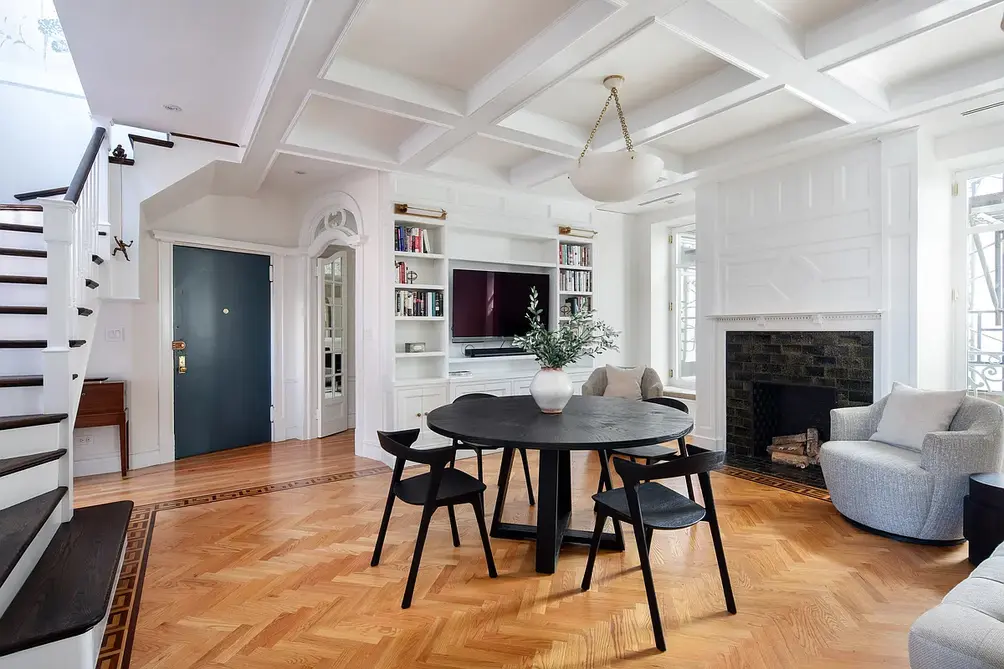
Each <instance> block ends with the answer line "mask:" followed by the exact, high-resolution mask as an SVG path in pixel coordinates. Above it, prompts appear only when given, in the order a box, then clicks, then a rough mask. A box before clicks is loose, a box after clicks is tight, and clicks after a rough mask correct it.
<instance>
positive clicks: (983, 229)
mask: <svg viewBox="0 0 1004 669" xmlns="http://www.w3.org/2000/svg"><path fill="white" fill-rule="evenodd" d="M966 196H967V198H968V199H967V206H968V215H967V221H966V225H967V230H966V383H967V386H968V388H969V390H972V391H976V392H986V393H993V394H1002V393H1004V375H1002V371H1004V285H1002V279H1004V174H991V175H987V176H981V177H976V178H972V179H969V180H968V181H967V182H966Z"/></svg>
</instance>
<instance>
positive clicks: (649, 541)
mask: <svg viewBox="0 0 1004 669" xmlns="http://www.w3.org/2000/svg"><path fill="white" fill-rule="evenodd" d="M654 534H655V531H654V530H653V529H652V528H651V527H646V528H645V543H646V544H648V554H649V555H651V554H652V536H653V535H654Z"/></svg>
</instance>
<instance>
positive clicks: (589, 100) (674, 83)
mask: <svg viewBox="0 0 1004 669" xmlns="http://www.w3.org/2000/svg"><path fill="white" fill-rule="evenodd" d="M723 67H731V66H730V65H727V64H726V63H725V62H724V61H722V60H719V59H718V58H716V57H715V56H712V55H711V54H710V53H708V52H707V51H704V50H703V49H700V48H698V47H696V46H694V45H693V44H691V43H689V42H687V41H685V40H683V39H681V38H679V37H676V36H675V35H674V34H673V33H672V32H670V31H669V30H667V29H665V28H663V27H662V26H659V25H657V24H653V25H651V26H648V27H647V28H643V29H642V30H640V31H638V32H637V33H636V34H634V35H632V36H631V37H630V38H629V39H627V40H625V41H624V42H622V43H620V44H618V45H617V46H615V47H613V48H612V49H610V50H609V51H607V52H606V53H604V54H603V55H602V56H600V57H599V58H597V59H596V60H594V61H592V62H591V63H588V64H587V65H586V66H585V67H583V68H581V69H579V70H578V71H577V72H575V73H574V74H573V75H572V76H570V77H568V78H567V79H565V80H564V81H562V82H561V83H559V84H558V85H556V86H554V87H552V88H550V89H548V90H546V91H544V92H543V93H542V94H541V95H539V96H537V97H536V98H534V99H533V100H532V101H531V102H530V103H529V104H528V105H527V106H526V107H525V108H526V109H528V110H529V111H532V112H537V113H539V114H543V115H545V116H550V117H551V118H555V119H558V120H561V121H565V122H567V123H572V124H575V125H577V126H580V127H591V126H592V124H593V123H594V122H595V121H596V117H597V116H598V115H599V113H600V109H601V108H602V107H603V102H604V101H605V100H606V98H607V95H609V91H607V89H606V88H605V87H604V86H603V78H604V77H606V76H607V75H610V74H620V75H623V76H624V77H625V82H624V86H623V87H622V88H621V90H620V94H621V103H622V104H623V106H624V110H625V111H626V112H630V111H631V110H633V109H638V108H639V107H642V106H644V105H645V104H646V103H648V102H651V101H653V100H656V99H658V98H661V97H663V96H665V95H668V94H670V93H672V92H674V91H677V90H680V89H681V88H684V87H685V86H687V85H688V84H692V83H694V82H695V81H697V80H699V79H702V78H704V77H706V76H708V75H709V74H712V73H714V72H716V71H718V70H720V69H722V68H723ZM607 113H608V114H609V115H610V117H611V118H616V112H615V110H614V109H613V108H612V107H611V109H609V110H608V112H607ZM629 120H630V119H629Z"/></svg>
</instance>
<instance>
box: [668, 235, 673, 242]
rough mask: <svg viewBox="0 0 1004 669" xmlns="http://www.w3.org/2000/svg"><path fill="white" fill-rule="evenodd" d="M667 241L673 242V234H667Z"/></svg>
mask: <svg viewBox="0 0 1004 669" xmlns="http://www.w3.org/2000/svg"><path fill="white" fill-rule="evenodd" d="M669 243H670V244H672V243H673V235H670V236H669Z"/></svg>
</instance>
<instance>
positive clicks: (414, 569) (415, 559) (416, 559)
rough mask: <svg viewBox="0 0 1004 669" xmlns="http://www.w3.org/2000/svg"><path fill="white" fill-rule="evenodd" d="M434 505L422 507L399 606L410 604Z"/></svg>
mask: <svg viewBox="0 0 1004 669" xmlns="http://www.w3.org/2000/svg"><path fill="white" fill-rule="evenodd" d="M435 511H436V507H434V506H428V505H426V506H425V507H424V508H423V509H422V522H421V523H419V525H418V539H417V540H416V542H415V554H414V555H413V556H412V558H411V571H409V572H408V584H407V585H406V586H405V588H404V599H402V600H401V608H402V609H407V608H409V607H410V606H411V597H412V595H413V594H415V581H416V580H418V565H419V564H421V563H422V549H424V548H425V537H426V536H428V534H429V522H430V521H431V520H432V514H433V513H435Z"/></svg>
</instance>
